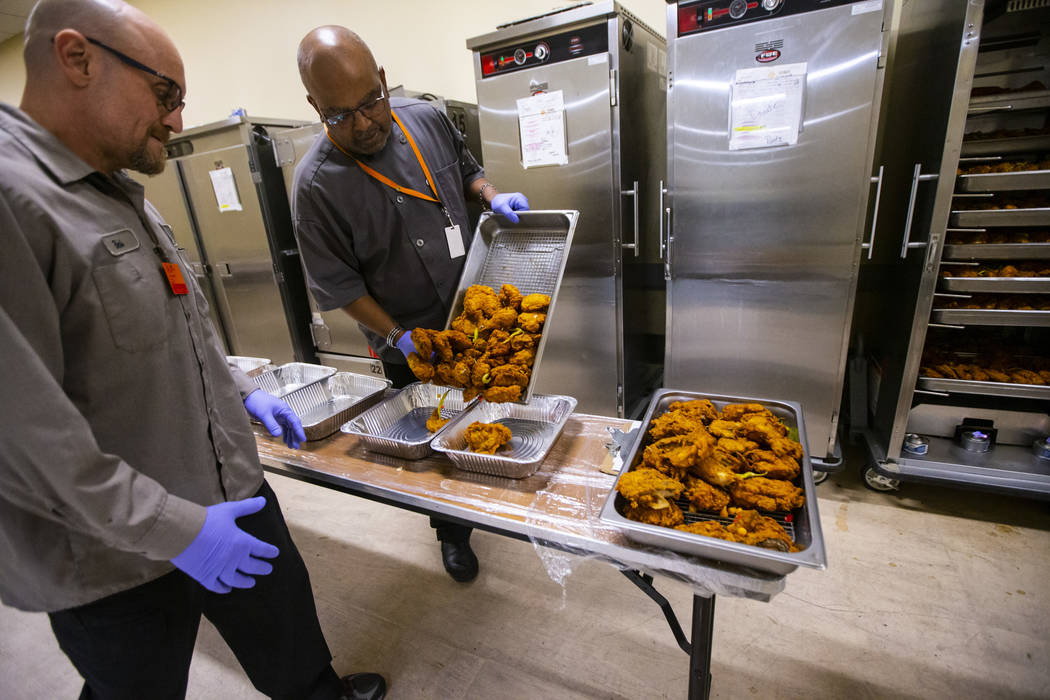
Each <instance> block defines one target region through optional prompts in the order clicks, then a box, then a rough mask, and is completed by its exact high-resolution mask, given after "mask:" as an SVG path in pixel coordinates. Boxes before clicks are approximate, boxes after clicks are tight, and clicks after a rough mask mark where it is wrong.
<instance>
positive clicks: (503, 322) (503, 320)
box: [481, 308, 518, 331]
mask: <svg viewBox="0 0 1050 700" xmlns="http://www.w3.org/2000/svg"><path fill="white" fill-rule="evenodd" d="M517 322H518V312H517V311H515V310H514V309H509V308H503V309H499V310H498V311H496V313H494V314H492V316H491V317H489V318H488V319H486V320H485V321H483V322H482V324H481V330H483V331H486V330H489V329H496V328H500V329H503V330H506V329H508V328H513V327H514V324H515V323H517Z"/></svg>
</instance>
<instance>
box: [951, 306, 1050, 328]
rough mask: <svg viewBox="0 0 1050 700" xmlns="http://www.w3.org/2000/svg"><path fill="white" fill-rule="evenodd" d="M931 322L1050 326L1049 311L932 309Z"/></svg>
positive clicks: (973, 324)
mask: <svg viewBox="0 0 1050 700" xmlns="http://www.w3.org/2000/svg"><path fill="white" fill-rule="evenodd" d="M931 320H932V321H933V322H934V323H950V324H955V325H960V326H1050V311H1021V310H1017V309H934V310H933V314H932V315H931Z"/></svg>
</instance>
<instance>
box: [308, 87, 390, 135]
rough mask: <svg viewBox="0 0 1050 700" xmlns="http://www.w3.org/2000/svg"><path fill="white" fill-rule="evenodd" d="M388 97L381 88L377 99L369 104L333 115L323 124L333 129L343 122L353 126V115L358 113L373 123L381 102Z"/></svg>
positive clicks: (381, 104)
mask: <svg viewBox="0 0 1050 700" xmlns="http://www.w3.org/2000/svg"><path fill="white" fill-rule="evenodd" d="M388 97H390V95H389V94H388V93H387V91H386V90H385V89H383V88H379V97H377V98H375V99H374V100H372V101H371V102H367V103H365V104H363V105H359V106H357V107H354V108H353V109H348V110H346V111H345V112H340V113H339V114H333V115H332V116H330V117H325V118H324V122H325V124H327V125H328V126H330V127H332V128H335V127H337V126H339V125H340V124H342V123H343V122H344V121H345V122H347V123H349V124H353V122H354V115H355V114H357V113H358V112H360V113H361V114H362V115H364V116H365V118H366V119H368V120H369V121H375V118H376V117H378V116H379V114H380V110H381V108H382V106H383V100H385V99H386V98H388Z"/></svg>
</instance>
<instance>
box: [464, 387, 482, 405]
mask: <svg viewBox="0 0 1050 700" xmlns="http://www.w3.org/2000/svg"><path fill="white" fill-rule="evenodd" d="M480 393H481V389H478V388H477V387H476V386H468V387H467V388H466V389H464V390H463V403H470V402H471V401H473V400H474V399H475V398H477V395H478V394H480Z"/></svg>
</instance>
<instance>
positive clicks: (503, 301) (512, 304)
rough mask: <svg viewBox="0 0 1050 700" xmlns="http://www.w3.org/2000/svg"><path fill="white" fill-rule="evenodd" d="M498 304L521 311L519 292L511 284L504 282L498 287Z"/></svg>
mask: <svg viewBox="0 0 1050 700" xmlns="http://www.w3.org/2000/svg"><path fill="white" fill-rule="evenodd" d="M499 305H500V306H502V307H504V308H507V309H514V311H516V312H517V311H521V292H519V291H518V288H517V287H515V286H514V285H513V284H505V285H503V286H502V287H500V288H499Z"/></svg>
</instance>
